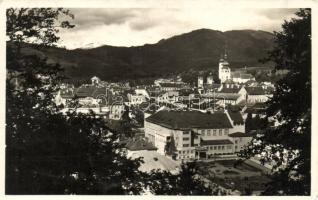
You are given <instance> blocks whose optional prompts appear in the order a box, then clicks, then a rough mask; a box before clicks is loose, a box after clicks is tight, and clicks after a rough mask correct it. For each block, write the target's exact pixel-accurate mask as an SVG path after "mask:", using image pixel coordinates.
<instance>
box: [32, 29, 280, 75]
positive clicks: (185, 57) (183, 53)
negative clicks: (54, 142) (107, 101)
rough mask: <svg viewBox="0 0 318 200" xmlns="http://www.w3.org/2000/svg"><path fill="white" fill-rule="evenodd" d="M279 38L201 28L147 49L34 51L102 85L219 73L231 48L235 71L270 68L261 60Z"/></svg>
mask: <svg viewBox="0 0 318 200" xmlns="http://www.w3.org/2000/svg"><path fill="white" fill-rule="evenodd" d="M105 37H107V35H105ZM127 37H129V36H127ZM273 38H274V35H273V34H272V33H269V32H265V31H259V30H258V31H255V30H232V31H225V32H221V31H216V30H210V29H199V30H194V31H192V32H189V33H184V34H181V35H177V36H173V37H171V38H168V39H162V40H160V41H159V42H157V43H155V44H145V45H143V46H133V47H116V46H108V45H104V46H100V47H97V48H82V49H74V50H68V49H65V48H58V47H46V48H41V49H34V51H35V52H36V53H38V54H41V55H42V56H45V57H48V58H49V61H50V62H59V63H60V64H61V65H62V66H63V67H64V69H65V73H66V75H67V76H69V77H70V78H71V79H89V78H90V77H92V76H94V75H96V76H98V77H100V78H101V79H102V80H115V81H118V80H127V79H142V78H151V77H160V76H164V75H167V74H171V73H180V72H183V71H187V70H190V69H195V70H211V71H213V70H217V69H218V61H219V59H220V56H221V55H222V54H223V53H224V51H225V49H226V51H227V55H228V61H229V63H230V66H231V68H241V67H245V66H247V67H263V66H268V65H264V64H261V63H260V62H259V60H260V59H262V58H264V57H265V56H266V55H267V52H268V51H269V50H270V49H271V48H272V47H273Z"/></svg>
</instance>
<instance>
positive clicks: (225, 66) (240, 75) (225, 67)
mask: <svg viewBox="0 0 318 200" xmlns="http://www.w3.org/2000/svg"><path fill="white" fill-rule="evenodd" d="M219 79H220V81H221V83H225V82H227V80H231V81H233V82H234V83H246V82H247V81H251V80H252V81H255V77H254V76H253V75H252V74H248V73H246V67H245V72H242V71H241V70H238V71H235V72H231V68H230V64H229V62H228V61H227V54H226V52H225V54H224V57H223V58H221V59H220V61H219Z"/></svg>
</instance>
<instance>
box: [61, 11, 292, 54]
mask: <svg viewBox="0 0 318 200" xmlns="http://www.w3.org/2000/svg"><path fill="white" fill-rule="evenodd" d="M70 11H71V13H73V14H74V16H75V18H74V20H71V22H72V23H73V24H74V25H75V28H73V29H67V30H61V31H60V33H59V36H60V37H61V39H60V41H59V45H60V46H64V47H66V48H68V49H74V48H88V47H96V46H101V45H112V46H127V47H129V46H140V45H144V44H153V43H156V42H158V41H159V40H161V39H166V38H169V37H172V36H174V35H179V34H182V33H187V32H190V31H192V30H196V29H202V28H206V29H213V30H219V31H228V30H242V29H253V30H264V31H269V32H273V31H279V30H281V24H282V23H283V22H284V20H289V19H290V18H292V17H295V15H294V13H295V12H296V11H297V9H291V8H289V9H286V8H284V9H283V8H271V9H260V8H257V9H251V8H238V9H231V10H228V8H226V7H224V8H218V9H213V10H211V9H204V8H200V9H198V8H173V9H172V8H136V9H132V8H76V9H70Z"/></svg>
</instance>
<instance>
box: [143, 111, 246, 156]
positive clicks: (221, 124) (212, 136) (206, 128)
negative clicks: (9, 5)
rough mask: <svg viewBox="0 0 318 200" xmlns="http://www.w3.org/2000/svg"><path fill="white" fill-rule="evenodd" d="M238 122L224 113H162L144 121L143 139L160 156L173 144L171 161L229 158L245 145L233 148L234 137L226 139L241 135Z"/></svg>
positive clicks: (240, 142)
mask: <svg viewBox="0 0 318 200" xmlns="http://www.w3.org/2000/svg"><path fill="white" fill-rule="evenodd" d="M240 120H241V119H239V118H233V119H232V118H230V115H229V114H226V113H224V112H215V113H203V112H200V111H173V110H170V111H169V110H162V111H158V112H156V113H155V114H153V115H151V116H150V117H148V118H146V119H145V137H146V138H148V141H149V142H151V143H152V144H153V145H154V146H155V147H157V148H158V150H157V151H158V152H159V153H161V154H165V148H166V145H171V143H174V144H175V147H176V152H175V159H195V158H197V159H206V158H208V157H211V156H214V155H222V154H233V153H234V152H235V151H236V150H237V149H240V147H241V146H244V145H246V142H247V140H241V141H240V140H239V141H238V143H237V144H235V140H234V139H235V138H236V137H230V136H229V134H232V133H234V132H236V131H239V130H242V131H245V130H243V129H242V127H241V126H243V125H242V123H241V122H242V121H240ZM234 123H235V124H234ZM232 124H233V125H232ZM234 126H237V127H234ZM244 134H245V133H244ZM249 138H250V139H251V137H249ZM244 142H245V143H244ZM235 145H237V147H236V148H235Z"/></svg>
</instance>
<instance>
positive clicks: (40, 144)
mask: <svg viewBox="0 0 318 200" xmlns="http://www.w3.org/2000/svg"><path fill="white" fill-rule="evenodd" d="M6 14H7V32H6V34H7V36H8V38H9V39H10V41H9V42H8V43H7V66H6V67H7V77H6V166H5V167H6V172H5V173H6V179H5V190H6V194H141V193H142V192H143V190H144V188H145V187H146V184H150V183H149V182H151V178H152V177H154V176H158V177H159V176H161V177H164V178H165V177H166V175H167V174H166V173H161V172H158V173H157V174H155V173H152V174H151V175H149V174H146V173H143V172H140V171H139V170H138V168H139V166H140V164H141V162H142V159H141V158H139V159H134V160H132V159H129V158H127V156H126V154H125V152H124V150H123V146H122V145H121V144H120V143H119V142H118V140H119V135H118V134H114V133H112V132H111V130H109V128H108V127H107V126H106V124H105V122H104V121H103V119H101V118H99V117H98V116H96V115H95V114H94V113H93V112H92V113H89V114H78V113H76V112H75V110H74V109H71V110H70V111H69V112H67V113H66V114H62V113H61V112H60V110H59V107H57V106H56V104H55V103H54V102H53V99H54V98H53V94H54V93H55V92H57V91H58V90H59V83H60V81H61V80H63V78H64V76H63V73H62V68H61V66H60V65H59V64H49V63H48V62H47V59H46V58H41V57H39V56H38V55H36V54H26V53H25V51H29V52H30V50H32V49H33V48H43V47H47V46H54V45H56V42H57V41H58V39H59V38H58V36H57V35H56V34H57V33H58V30H59V28H71V27H73V25H71V24H70V22H68V21H60V20H59V19H60V17H61V15H64V16H63V17H64V18H65V17H71V18H73V15H72V14H71V13H70V12H69V11H68V10H64V9H60V8H58V9H50V8H33V9H24V8H22V9H11V8H10V9H8V10H7V13H6ZM30 43H33V44H30ZM75 100H76V99H75ZM71 103H72V104H73V103H74V104H76V101H75V102H71ZM123 118H124V119H125V120H126V121H128V122H129V121H130V119H129V116H128V111H127V110H126V113H125V114H124V115H123ZM187 175H188V174H187V173H185V174H184V175H182V174H181V175H179V176H174V178H173V179H169V177H170V176H169V174H168V175H167V176H168V177H166V178H165V180H170V181H173V180H175V179H176V178H177V177H178V179H181V180H182V179H184V178H188V179H189V177H188V176H187ZM191 177H192V176H191ZM149 180H150V181H149ZM193 183H194V184H197V185H195V186H194V188H201V186H202V185H201V182H199V181H197V180H193ZM171 184H172V185H173V186H174V187H177V186H178V185H176V184H174V182H172V183H171ZM157 186H158V187H162V188H165V187H166V186H165V185H157ZM187 189H188V188H184V190H181V189H180V188H179V189H178V191H179V194H182V193H184V194H187V193H188V190H187ZM156 191H157V192H156V194H164V193H160V192H159V190H156ZM162 191H165V190H164V189H162ZM202 191H203V192H204V191H205V190H202Z"/></svg>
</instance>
